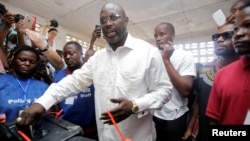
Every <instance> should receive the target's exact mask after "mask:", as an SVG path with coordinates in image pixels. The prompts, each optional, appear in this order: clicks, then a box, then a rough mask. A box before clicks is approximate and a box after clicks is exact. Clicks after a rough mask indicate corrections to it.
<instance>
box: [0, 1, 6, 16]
mask: <svg viewBox="0 0 250 141" xmlns="http://www.w3.org/2000/svg"><path fill="white" fill-rule="evenodd" d="M6 12H7V9H6V8H5V6H4V5H3V4H2V3H0V15H4V14H5V13H6Z"/></svg>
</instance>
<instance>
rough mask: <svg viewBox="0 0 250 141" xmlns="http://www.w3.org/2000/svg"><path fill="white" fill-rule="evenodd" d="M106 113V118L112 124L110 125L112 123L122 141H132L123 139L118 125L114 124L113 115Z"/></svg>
mask: <svg viewBox="0 0 250 141" xmlns="http://www.w3.org/2000/svg"><path fill="white" fill-rule="evenodd" d="M107 112H108V116H109V118H110V120H111V122H112V123H113V125H114V126H115V129H116V131H117V132H118V134H119V135H120V137H121V139H122V141H132V140H131V139H129V138H125V137H124V135H123V134H122V132H121V130H120V128H119V127H118V125H117V124H116V122H115V119H114V117H113V115H112V114H111V113H110V111H107Z"/></svg>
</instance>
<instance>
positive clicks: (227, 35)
mask: <svg viewBox="0 0 250 141" xmlns="http://www.w3.org/2000/svg"><path fill="white" fill-rule="evenodd" d="M233 35H234V31H227V32H223V33H218V34H214V35H212V41H217V40H218V39H219V38H220V36H222V37H223V39H224V40H228V39H232V37H233Z"/></svg>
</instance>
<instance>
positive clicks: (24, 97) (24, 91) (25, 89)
mask: <svg viewBox="0 0 250 141" xmlns="http://www.w3.org/2000/svg"><path fill="white" fill-rule="evenodd" d="M15 79H16V81H17V83H18V84H19V86H20V87H21V89H22V90H23V99H24V101H25V102H27V101H26V100H27V95H26V92H27V89H28V87H29V85H30V79H29V80H28V83H27V84H26V85H25V88H23V86H22V84H21V82H20V81H19V80H18V79H17V78H15Z"/></svg>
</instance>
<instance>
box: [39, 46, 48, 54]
mask: <svg viewBox="0 0 250 141" xmlns="http://www.w3.org/2000/svg"><path fill="white" fill-rule="evenodd" d="M48 49H49V45H46V46H45V48H44V49H39V50H40V52H45V51H47V50H48Z"/></svg>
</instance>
